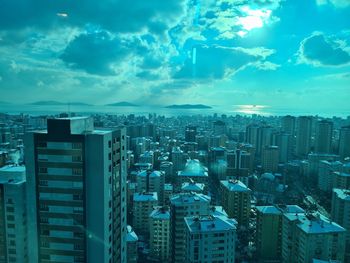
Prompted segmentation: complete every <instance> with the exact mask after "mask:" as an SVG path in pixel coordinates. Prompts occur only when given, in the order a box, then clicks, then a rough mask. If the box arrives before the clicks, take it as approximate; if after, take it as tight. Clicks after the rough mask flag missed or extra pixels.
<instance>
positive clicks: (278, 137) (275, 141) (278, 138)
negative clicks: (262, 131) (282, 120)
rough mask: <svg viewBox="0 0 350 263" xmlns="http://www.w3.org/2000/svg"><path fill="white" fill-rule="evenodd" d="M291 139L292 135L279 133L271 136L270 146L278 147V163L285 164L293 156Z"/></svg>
mask: <svg viewBox="0 0 350 263" xmlns="http://www.w3.org/2000/svg"><path fill="white" fill-rule="evenodd" d="M292 142H293V137H292V135H290V134H288V133H285V132H280V133H275V134H273V135H272V145H276V146H278V151H279V161H280V162H281V163H287V162H288V161H289V160H290V159H291V158H292V154H293V144H292Z"/></svg>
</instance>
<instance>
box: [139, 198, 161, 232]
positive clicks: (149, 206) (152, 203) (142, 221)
mask: <svg viewBox="0 0 350 263" xmlns="http://www.w3.org/2000/svg"><path fill="white" fill-rule="evenodd" d="M156 206H158V195H157V192H147V193H135V194H134V206H133V227H134V229H135V231H136V233H138V234H143V235H148V234H149V233H150V224H149V222H150V220H149V215H150V214H151V212H152V211H153V209H154V207H156Z"/></svg>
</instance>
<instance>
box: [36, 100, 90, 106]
mask: <svg viewBox="0 0 350 263" xmlns="http://www.w3.org/2000/svg"><path fill="white" fill-rule="evenodd" d="M68 104H69V105H78V106H92V105H91V104H87V103H83V102H60V101H55V100H42V101H36V102H33V103H30V105H53V106H54V105H68Z"/></svg>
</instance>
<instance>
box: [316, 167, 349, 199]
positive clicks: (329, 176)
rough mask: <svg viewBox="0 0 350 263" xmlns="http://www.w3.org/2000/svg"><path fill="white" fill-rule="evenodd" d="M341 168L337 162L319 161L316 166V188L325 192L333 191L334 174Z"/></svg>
mask: <svg viewBox="0 0 350 263" xmlns="http://www.w3.org/2000/svg"><path fill="white" fill-rule="evenodd" d="M342 168H343V163H341V162H339V161H335V162H329V161H320V164H319V166H318V188H319V189H320V190H322V191H325V192H331V191H332V189H333V182H334V174H333V173H334V172H339V171H341V169H342Z"/></svg>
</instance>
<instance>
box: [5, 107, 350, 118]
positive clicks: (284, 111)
mask: <svg viewBox="0 0 350 263" xmlns="http://www.w3.org/2000/svg"><path fill="white" fill-rule="evenodd" d="M63 112H66V113H77V114H80V115H81V114H87V115H91V114H98V113H101V114H112V115H129V114H135V115H145V116H147V115H148V114H153V113H155V114H157V115H163V116H185V115H213V114H218V115H222V114H226V115H227V116H230V115H233V116H235V115H245V116H250V115H261V116H284V115H293V116H301V115H309V116H310V115H312V116H320V117H325V118H332V117H341V118H347V117H349V116H350V107H349V109H348V110H345V111H344V110H334V109H332V110H325V109H322V110H320V109H307V110H306V109H300V108H294V109H293V108H283V107H272V106H268V105H232V106H229V107H227V106H225V107H222V106H213V107H212V108H208V109H173V108H165V107H162V106H152V107H151V106H137V107H129V106H124V107H120V106H119V107H118V106H98V105H93V106H90V105H31V104H25V105H19V104H18V105H17V104H0V113H7V114H27V115H32V116H40V115H57V114H59V113H63Z"/></svg>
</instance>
